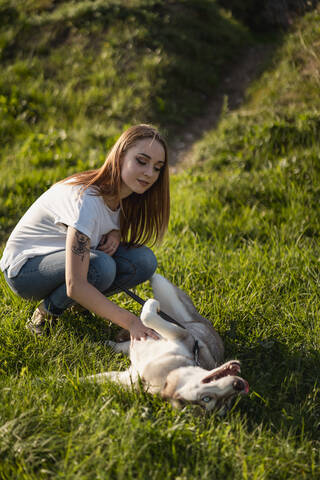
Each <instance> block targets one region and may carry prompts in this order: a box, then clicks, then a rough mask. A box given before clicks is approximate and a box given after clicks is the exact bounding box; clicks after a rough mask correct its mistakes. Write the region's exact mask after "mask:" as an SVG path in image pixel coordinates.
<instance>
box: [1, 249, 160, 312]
mask: <svg viewBox="0 0 320 480" xmlns="http://www.w3.org/2000/svg"><path fill="white" fill-rule="evenodd" d="M156 268H157V259H156V257H155V255H154V254H153V252H152V251H151V250H150V249H149V248H147V247H145V246H142V247H133V248H126V247H124V246H122V245H120V246H119V248H118V250H117V251H116V253H115V254H114V255H113V256H112V257H110V256H109V255H108V254H106V253H104V252H102V251H100V250H90V264H89V270H88V282H89V283H91V284H92V285H94V286H95V287H96V288H97V289H98V290H99V291H100V292H102V293H104V294H105V295H106V296H110V295H113V294H114V293H118V292H120V291H121V287H126V288H132V287H135V286H136V285H138V284H139V283H143V282H145V281H146V280H148V279H149V278H150V277H152V275H153V273H154V272H155V270H156ZM4 276H5V279H6V282H7V283H8V285H9V287H10V288H11V290H13V292H15V293H16V294H18V295H19V296H20V297H23V298H26V299H32V300H44V306H45V309H46V310H47V312H49V313H51V314H53V315H61V314H62V313H63V311H64V310H66V309H67V308H68V307H70V306H71V305H74V304H75V303H76V302H75V301H74V300H72V298H70V297H68V295H67V288H66V283H65V251H64V250H60V251H58V252H54V253H50V254H48V255H39V256H36V257H33V258H30V259H29V260H28V261H27V262H26V263H25V264H24V265H23V267H22V268H21V270H20V272H19V273H18V275H17V276H16V277H13V278H8V277H7V275H6V272H4Z"/></svg>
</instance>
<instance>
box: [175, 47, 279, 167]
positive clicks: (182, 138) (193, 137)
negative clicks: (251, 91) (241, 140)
mask: <svg viewBox="0 0 320 480" xmlns="http://www.w3.org/2000/svg"><path fill="white" fill-rule="evenodd" d="M274 49H275V47H272V46H270V45H259V46H255V47H251V48H250V49H249V50H247V52H246V54H245V55H244V56H242V57H241V58H240V59H239V61H238V62H237V63H236V64H234V65H233V66H232V67H231V68H230V69H229V70H227V71H226V74H225V76H224V78H223V80H222V82H221V84H220V86H219V87H218V88H217V89H216V90H215V92H214V94H213V97H212V98H211V99H209V101H208V108H207V109H206V111H205V112H204V114H203V115H202V116H201V117H200V116H199V117H196V118H195V119H193V120H192V121H191V122H189V124H188V126H187V128H186V129H185V130H184V131H183V132H182V133H181V134H180V135H177V139H176V141H175V142H174V143H172V144H171V146H170V149H169V155H170V156H169V158H170V165H171V169H170V170H171V172H172V173H176V172H177V171H179V169H180V168H181V167H182V165H183V166H185V165H188V164H190V163H191V162H192V155H193V148H194V145H195V143H196V142H197V141H199V140H200V139H201V138H202V137H203V136H204V135H205V134H206V132H207V131H209V130H212V129H213V128H215V127H216V126H217V125H218V122H219V119H220V115H221V111H222V108H223V104H224V101H225V98H226V97H227V99H228V109H229V111H232V110H236V109H237V108H239V106H240V105H241V104H242V102H243V100H244V97H245V93H246V90H247V88H248V86H249V85H250V83H251V82H252V81H253V80H255V79H256V78H257V77H258V76H259V75H260V74H261V73H262V71H263V68H264V67H265V65H266V62H267V61H268V60H269V59H270V58H271V57H272V55H273V53H274Z"/></svg>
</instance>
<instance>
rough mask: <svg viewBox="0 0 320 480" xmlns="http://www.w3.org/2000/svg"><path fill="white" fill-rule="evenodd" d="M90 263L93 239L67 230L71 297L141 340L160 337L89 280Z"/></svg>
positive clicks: (68, 289)
mask: <svg viewBox="0 0 320 480" xmlns="http://www.w3.org/2000/svg"><path fill="white" fill-rule="evenodd" d="M89 261H90V239H89V238H88V237H87V236H86V235H84V234H83V233H81V232H79V231H78V230H76V229H75V228H73V227H68V232H67V241H66V285H67V295H68V297H70V298H72V299H73V300H75V301H76V302H77V303H80V305H82V306H83V307H85V308H87V309H88V310H90V311H91V312H93V313H95V314H96V315H99V316H100V317H103V318H106V319H109V320H111V321H112V322H113V323H116V324H117V325H119V326H120V327H122V328H125V329H126V330H129V331H130V335H131V338H134V339H136V340H139V339H141V338H145V337H146V336H147V335H148V336H150V337H153V338H158V336H157V334H156V333H155V332H154V331H153V330H151V329H150V328H147V327H145V326H144V325H143V323H142V322H141V320H140V319H139V318H138V317H137V316H136V315H134V314H133V313H130V312H128V311H127V310H125V309H123V308H120V307H118V306H117V305H116V304H114V303H113V302H111V301H110V300H108V299H107V298H106V297H105V296H104V295H103V294H102V293H101V292H99V290H98V289H97V288H95V287H94V286H93V285H91V284H90V283H89V282H88V280H87V275H88V269H89Z"/></svg>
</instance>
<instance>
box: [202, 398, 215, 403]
mask: <svg viewBox="0 0 320 480" xmlns="http://www.w3.org/2000/svg"><path fill="white" fill-rule="evenodd" d="M201 400H202V401H203V402H205V403H208V402H210V401H211V400H212V398H211V397H209V396H207V397H202V398H201Z"/></svg>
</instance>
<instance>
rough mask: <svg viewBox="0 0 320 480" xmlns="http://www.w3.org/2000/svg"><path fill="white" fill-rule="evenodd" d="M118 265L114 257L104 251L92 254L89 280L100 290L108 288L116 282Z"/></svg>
mask: <svg viewBox="0 0 320 480" xmlns="http://www.w3.org/2000/svg"><path fill="white" fill-rule="evenodd" d="M116 273H117V267H116V263H115V261H114V260H113V258H112V257H110V256H109V255H107V254H106V253H103V252H94V253H91V254H90V265H89V271H88V282H89V283H91V284H92V285H94V286H95V287H96V288H97V289H98V290H100V292H104V291H105V290H107V289H108V288H109V287H110V285H112V283H113V282H114V279H115V277H116Z"/></svg>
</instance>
